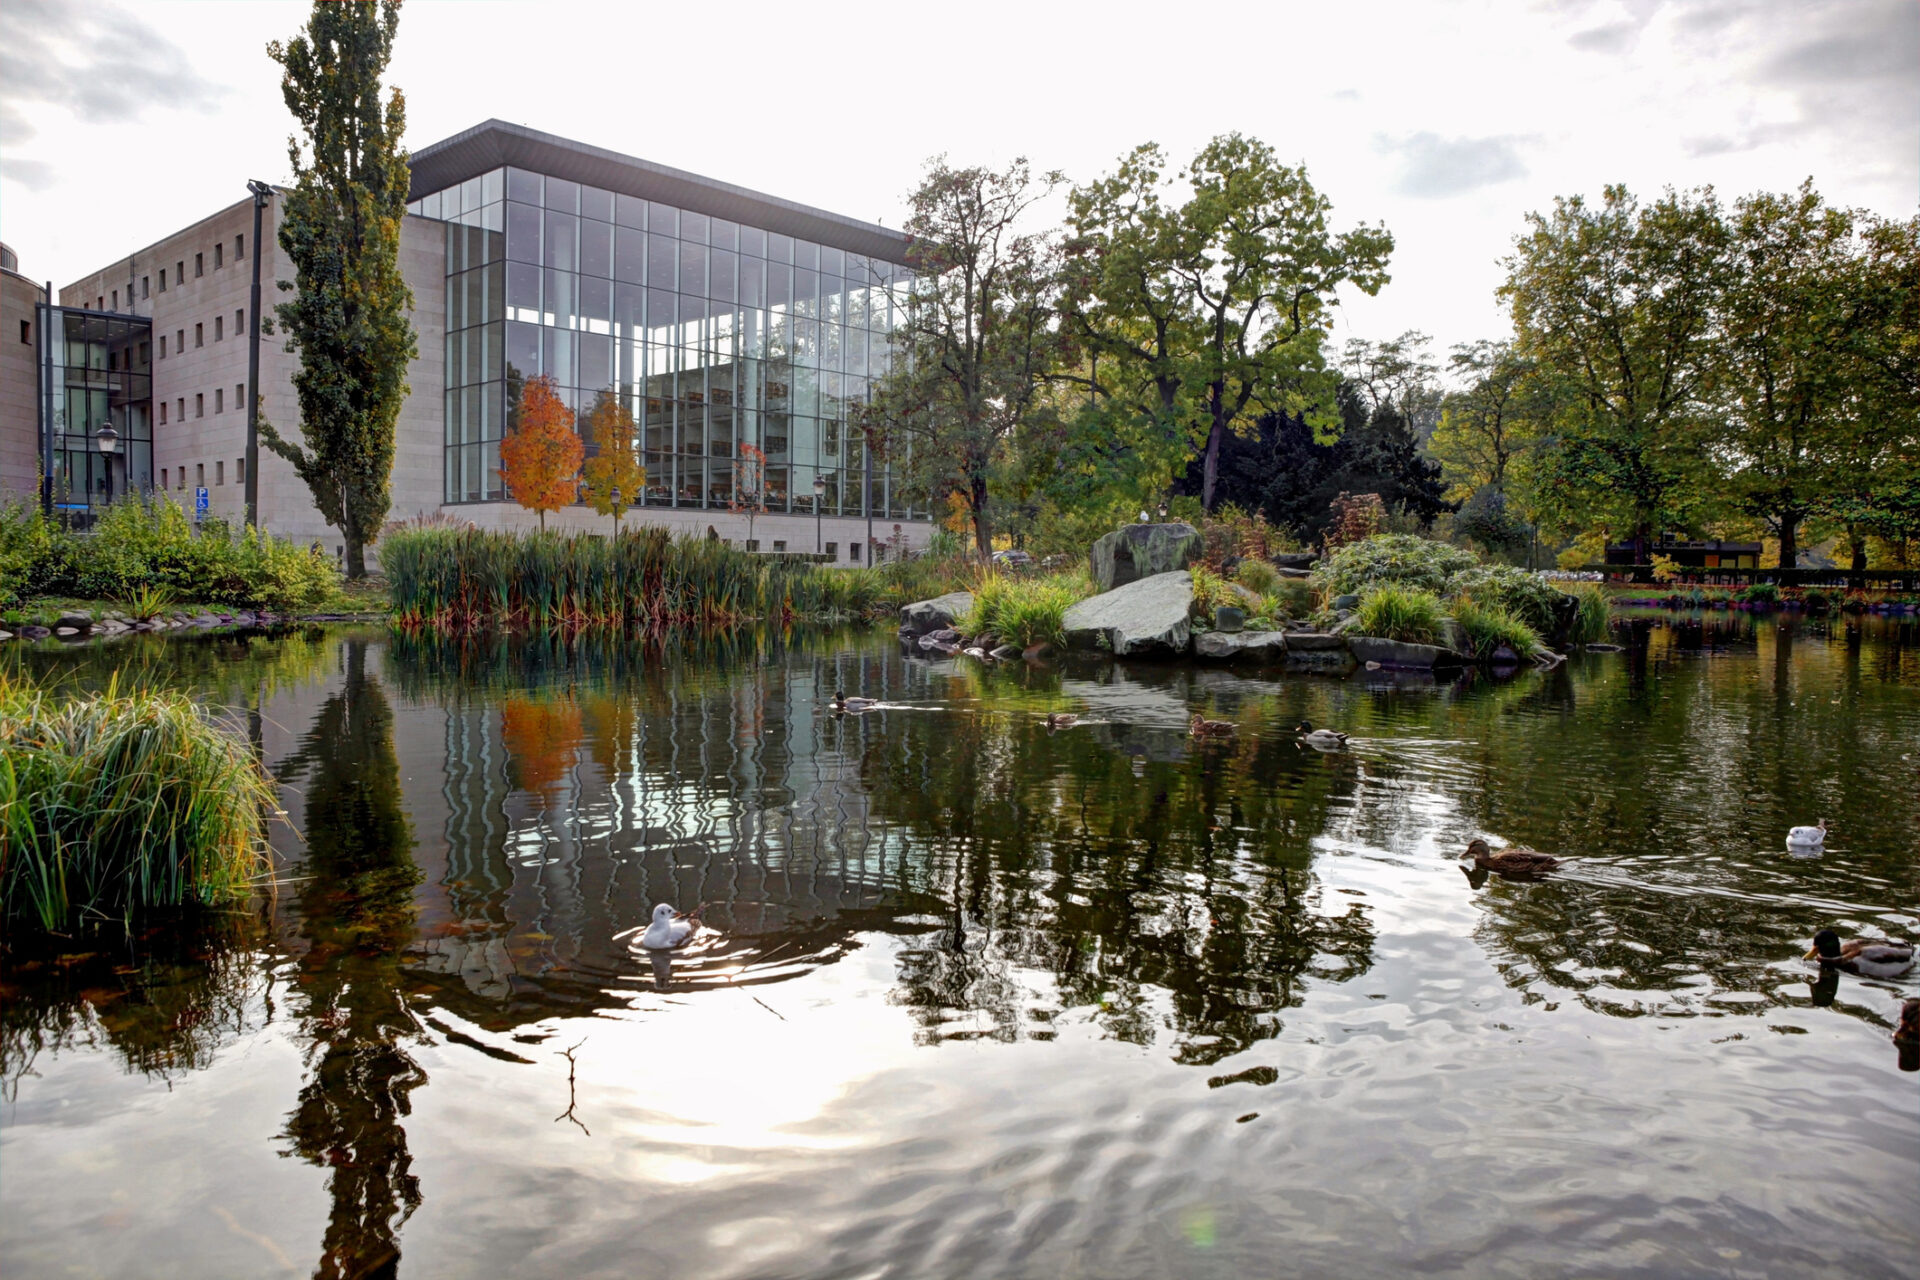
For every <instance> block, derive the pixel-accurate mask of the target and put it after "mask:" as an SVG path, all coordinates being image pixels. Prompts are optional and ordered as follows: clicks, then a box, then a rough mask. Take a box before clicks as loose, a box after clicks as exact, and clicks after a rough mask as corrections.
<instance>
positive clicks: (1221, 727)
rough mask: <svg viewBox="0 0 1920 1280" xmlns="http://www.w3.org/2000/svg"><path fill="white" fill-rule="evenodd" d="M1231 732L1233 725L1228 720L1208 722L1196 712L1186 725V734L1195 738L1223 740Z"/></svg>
mask: <svg viewBox="0 0 1920 1280" xmlns="http://www.w3.org/2000/svg"><path fill="white" fill-rule="evenodd" d="M1232 732H1233V723H1232V722H1231V721H1228V720H1209V719H1207V718H1206V717H1205V716H1202V715H1201V714H1200V713H1199V712H1198V711H1196V712H1194V713H1193V719H1192V721H1191V722H1189V723H1188V725H1187V734H1188V736H1190V737H1195V738H1224V737H1227V736H1228V735H1230V734H1231V733H1232Z"/></svg>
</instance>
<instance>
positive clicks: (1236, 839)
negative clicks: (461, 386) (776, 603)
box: [0, 612, 1920, 1280]
mask: <svg viewBox="0 0 1920 1280" xmlns="http://www.w3.org/2000/svg"><path fill="white" fill-rule="evenodd" d="M1614 638H1615V639H1616V640H1620V641H1621V642H1622V643H1623V644H1626V645H1627V648H1626V651H1625V652H1620V653H1587V654H1579V655H1576V656H1575V657H1574V658H1572V659H1571V660H1570V661H1569V662H1568V664H1567V665H1566V666H1564V667H1562V668H1560V669H1558V670H1554V671H1548V672H1534V671H1528V672H1525V673H1523V674H1521V675H1518V676H1516V677H1514V678H1512V679H1510V680H1505V681H1498V680H1490V679H1486V678H1484V677H1482V678H1477V679H1469V680H1467V681H1466V682H1464V683H1461V684H1443V685H1437V686H1436V685H1434V684H1432V683H1431V682H1430V681H1413V680H1409V679H1406V678H1404V677H1400V678H1396V677H1393V676H1391V674H1390V673H1386V672H1376V673H1372V674H1367V673H1361V674H1358V675H1356V676H1355V677H1353V678H1350V679H1345V680H1339V679H1331V678H1324V677H1309V676H1290V677H1259V676H1254V675H1249V674H1234V673H1229V672H1225V671H1219V670H1202V669H1196V668H1193V667H1189V666H1184V665H1176V666H1167V667H1144V666H1131V667H1120V666H1115V665H1112V664H1108V663H1104V662H1096V663H1092V664H1090V665H1087V666H1085V667H1079V666H1069V667H1066V668H1063V669H1043V668H1029V667H1027V666H1025V665H1023V664H1015V665H1013V666H1007V667H997V668H993V669H985V668H981V667H979V666H977V665H975V664H973V663H972V662H971V661H969V660H965V659H962V660H960V662H959V663H958V664H956V663H955V662H952V661H944V662H926V661H922V660H921V659H920V658H919V657H918V656H917V655H915V656H907V655H903V654H902V653H901V652H900V651H899V649H898V647H897V645H896V644H895V642H893V641H892V639H891V638H890V637H884V636H877V635H874V634H872V633H848V634H826V635H809V636H793V637H778V636H763V635H762V636H745V637H737V638H734V639H732V640H728V641H699V640H695V639H683V640H676V641H674V642H672V643H669V644H667V645H664V646H654V647H641V646H633V645H602V644H596V643H592V642H586V641H582V642H578V643H576V644H574V645H572V646H568V645H565V644H563V643H561V642H559V641H554V640H529V639H527V638H525V637H521V638H516V639H513V640H510V641H508V640H501V641H495V642H489V643H466V644H457V643H453V642H448V641H434V640H419V639H409V638H406V637H390V636H389V635H388V634H386V633H385V632H372V631H353V630H319V629H312V630H302V631H294V632H289V633H285V634H281V635H274V636H265V635H259V636H252V637H218V636H215V637H201V638H194V639H169V640H160V639H158V638H149V639H143V640H139V641H135V642H131V643H122V644H120V645H117V646H114V647H89V648H73V649H61V648H52V647H45V646H42V647H37V648H35V649H32V650H20V651H19V653H20V657H19V659H17V660H18V661H20V662H22V663H23V664H24V665H26V666H28V667H30V668H33V669H36V670H39V671H42V672H44V673H48V674H54V673H58V674H61V675H63V676H66V677H68V678H70V679H72V680H74V681H76V682H78V683H79V684H82V685H84V684H89V683H98V682H101V681H104V680H105V679H106V677H107V675H108V674H109V672H111V671H112V670H114V669H116V668H119V669H121V670H122V672H123V675H122V678H123V679H124V678H126V674H127V673H129V672H137V673H138V674H139V675H140V676H141V677H142V678H146V679H150V680H158V681H163V682H166V683H171V684H176V685H181V686H184V687H189V688H192V689H194V690H196V691H198V692H199V694H200V695H201V696H202V697H204V698H205V699H206V700H207V701H208V702H209V703H213V704H217V705H220V706H223V707H226V708H229V709H231V712H232V715H233V717H234V720H235V723H236V724H237V725H238V726H240V728H241V729H242V731H243V732H245V733H247V734H248V735H250V737H251V738H252V740H253V742H254V743H255V744H256V745H257V748H258V750H259V751H260V753H261V755H262V757H263V759H264V760H265V761H266V763H267V765H268V766H269V768H270V769H271V770H272V771H273V772H274V774H275V775H276V776H277V777H278V778H279V779H280V780H281V783H282V787H283V795H284V797H285V801H284V803H285V805H286V808H287V810H288V818H287V821H286V822H285V823H284V824H280V825H277V826H276V827H275V831H274V842H275V848H276V851H277V853H278V858H279V866H280V868H281V870H280V876H281V880H282V883H281V884H280V886H279V889H278V895H277V897H276V899H275V900H274V901H273V902H272V903H271V904H268V905H266V906H264V907H263V908H262V909H261V910H260V911H259V912H257V913H254V914H246V913H239V914H235V915H234V916H232V917H230V918H229V919H227V920H225V921H223V922H220V923H219V924H218V927H216V928H212V929H210V930H209V931H207V932H206V933H205V934H203V935H199V936H195V937H191V938H181V937H179V936H166V937H142V938H136V939H133V940H131V941H130V942H128V943H124V944H120V945H116V946H112V947H108V948H105V949H103V950H98V951H89V950H86V949H84V948H79V947H77V946H76V948H75V949H73V950H70V951H64V952H63V951H57V950H56V951H55V952H54V953H52V954H46V955H33V956H30V957H29V956H27V955H25V954H23V953H19V952H16V954H15V955H14V956H13V957H12V962H11V963H10V965H9V967H8V968H7V970H6V971H5V973H4V984H5V985H4V990H3V991H0V995H4V1000H5V1013H4V1057H3V1059H0V1068H3V1069H4V1080H3V1083H4V1099H3V1100H0V1125H3V1127H0V1259H4V1262H3V1263H0V1265H4V1268H5V1273H6V1274H7V1275H8V1276H10V1277H15V1278H16V1280H22V1278H25V1277H38V1276H54V1275H60V1276H70V1275H82V1276H88V1275H99V1276H127V1275H141V1276H155V1277H161V1276H182V1277H189V1276H190V1277H205V1276H272V1275H305V1274H312V1275H316V1276H360V1275H395V1274H400V1275H406V1276H410V1277H426V1276H476V1275H493V1274H518V1275H539V1276H558V1275H565V1276H569V1277H597V1276H620V1277H641V1278H648V1277H815V1276H818V1277H842V1276H846V1277H852V1276H861V1277H891V1276H900V1277H908V1276H963V1275H964V1276H1034V1275H1038V1276H1049V1277H1052V1276H1081V1275H1087V1276H1094V1275H1097V1276H1154V1277H1159V1276H1213V1275H1219V1276H1240V1275H1252V1274H1272V1273H1274V1270H1275V1268H1276V1265H1279V1264H1280V1263H1283V1264H1284V1266H1285V1269H1286V1270H1287V1271H1289V1272H1291V1273H1297V1274H1302V1275H1328V1274H1335V1273H1337V1274H1340V1275H1342V1276H1346V1277H1361V1276H1399V1275H1404V1274H1407V1273H1409V1272H1413V1271H1419V1272H1424V1273H1433V1274H1443V1275H1463V1276H1535V1275H1543V1274H1595V1275H1602V1274H1603V1275H1612V1276H1622V1275H1647V1276H1675V1275H1695V1274H1702V1275H1705V1274H1711V1275H1715V1276H1763V1275H1793V1276H1796V1277H1815V1276H1839V1275H1843V1274H1844V1275H1847V1276H1849V1277H1854V1278H1856V1280H1858V1278H1861V1277H1873V1276H1896V1275H1911V1274H1912V1270H1911V1266H1912V1260H1913V1258H1914V1256H1915V1253H1916V1248H1920V1213H1916V1208H1920V1181H1917V1180H1916V1176H1915V1171H1916V1169H1917V1168H1920V1107H1917V1106H1916V1105H1915V1103H1916V1095H1917V1094H1920V1087H1917V1086H1920V1075H1913V1074H1905V1073H1903V1071H1902V1069H1901V1068H1902V1066H1903V1064H1902V1063H1901V1061H1900V1060H1899V1054H1898V1052H1897V1051H1896V1047H1895V1046H1894V1044H1893V1043H1892V1042H1891V1040H1890V1039H1889V1028H1890V1026H1891V1023H1892V1018H1893V1016H1894V1014H1895V1013H1896V1011H1897V1005H1898V1001H1897V997H1899V996H1901V995H1915V994H1920V982H1917V981H1916V980H1915V978H1914V977H1913V976H1912V975H1909V976H1908V977H1905V978H1901V979H1895V980H1891V981H1873V980H1863V979H1860V978H1855V977H1850V976H1848V977H1840V978H1839V979H1838V981H1837V982H1836V981H1833V980H1832V976H1831V975H1829V977H1828V978H1827V979H1825V980H1823V979H1821V977H1820V975H1819V974H1818V973H1817V972H1816V971H1815V970H1814V969H1813V968H1812V967H1811V966H1809V965H1808V964H1806V963H1805V962H1803V961H1802V960H1801V959H1800V958H1799V957H1800V955H1801V953H1802V952H1803V951H1805V950H1806V948H1807V945H1808V939H1809V938H1810V936H1811V935H1812V934H1813V933H1814V932H1815V931H1816V930H1817V929H1819V928H1822V927H1825V926H1832V927H1835V928H1838V929H1841V930H1842V931H1843V932H1844V933H1846V934H1848V935H1849V936H1851V935H1853V934H1856V933H1864V934H1869V935H1881V934H1886V935H1892V936H1901V937H1912V936H1913V934H1914V933H1915V932H1916V931H1920V914H1916V913H1917V912H1920V633H1916V628H1915V627H1914V625H1913V624H1911V623H1907V624H1900V623H1895V622H1888V621H1886V620H1882V619H1874V618H1867V619H1845V618H1835V619H1833V620H1831V621H1827V620H1813V619H1806V618H1800V617H1795V616H1787V615H1782V616H1778V617H1767V616H1748V615H1741V614H1733V615H1726V614H1709V615H1706V616H1705V617H1704V618H1702V617H1698V616H1694V617H1688V616H1687V615H1681V614H1659V615H1647V614H1645V613H1644V612H1641V613H1640V614H1639V616H1636V617H1635V618H1634V619H1633V620H1632V621H1631V623H1622V624H1621V627H1620V629H1619V630H1617V631H1616V635H1615V637H1614ZM836 688H840V689H845V690H846V691H847V692H849V693H858V694H865V695H868V696H875V697H879V698H882V699H884V705H883V707H882V709H880V710H876V711H873V712H869V713H867V714H863V715H857V716H846V717H839V718H836V717H833V716H831V715H828V714H826V713H825V707H824V705H823V704H824V703H825V701H826V700H827V699H828V698H829V697H830V696H831V694H832V693H833V691H834V690H835V689H836ZM1051 710H1067V711H1074V712H1077V713H1079V714H1080V715H1081V716H1082V717H1083V718H1082V720H1081V722H1080V723H1079V724H1077V725H1075V726H1074V727H1072V728H1070V729H1067V730H1064V731H1060V732H1054V733H1049V732H1048V731H1047V730H1046V728H1045V727H1044V724H1043V719H1042V718H1043V716H1044V713H1046V712H1047V711H1051ZM1195 710H1198V711H1203V712H1205V713H1206V714H1207V715H1209V716H1214V717H1219V718H1224V719H1228V720H1232V721H1235V722H1237V724H1238V726H1239V731H1238V733H1237V734H1236V735H1234V736H1233V737H1231V738H1229V739H1225V740H1223V741H1220V742H1217V743H1215V742H1208V743H1203V744H1197V743H1195V742H1193V741H1192V740H1190V739H1188V738H1187V737H1186V736H1185V725H1186V722H1187V718H1188V716H1189V714H1190V713H1191V712H1192V711H1195ZM1303 718H1304V719H1310V720H1312V721H1313V722H1314V723H1315V724H1321V725H1327V726H1332V727H1335V728H1338V729H1341V730H1344V731H1347V732H1349V733H1351V734H1352V735H1353V737H1352V742H1351V744H1350V746H1349V747H1348V749H1346V750H1344V751H1335V752H1321V751H1316V750H1313V749H1309V748H1304V747H1301V746H1299V745H1296V743H1295V741H1294V737H1293V733H1292V728H1293V726H1294V725H1295V724H1296V723H1297V722H1298V721H1300V720H1301V719H1303ZM1823 816H1824V817H1827V818H1829V819H1830V820H1831V821H1832V825H1833V831H1832V834H1831V836H1830V837H1829V838H1828V842H1827V846H1826V848H1825V850H1824V852H1823V853H1822V854H1821V855H1819V856H1816V857H1795V856H1791V855H1790V854H1789V853H1788V852H1787V851H1786V850H1785V848H1784V846H1783V835H1784V832H1785V831H1786V829H1787V827H1788V826H1790V825H1793V824H1795V823H1804V822H1813V821H1815V820H1816V819H1818V818H1820V817H1823ZM1477 835H1484V836H1488V837H1490V838H1492V840H1493V842H1494V843H1495V844H1500V843H1513V844H1522V845H1528V846H1532V847H1534V848H1538V849H1542V850H1546V851H1548V852H1551V853H1554V854H1556V855H1560V856H1562V857H1563V858H1565V859H1566V860H1567V861H1566V863H1565V865H1564V866H1563V867H1562V868H1561V869H1560V870H1559V871H1557V872H1556V873H1555V874H1553V875H1551V876H1550V877H1549V878H1547V879H1544V880H1541V881H1538V882H1535V883H1510V882H1507V881H1504V880H1501V879H1498V878H1494V879H1491V880H1484V879H1481V878H1480V877H1471V878H1470V877H1468V876H1467V875H1466V874H1465V873H1464V872H1463V870H1462V868H1461V866H1460V865H1459V863H1458V862H1457V861H1456V860H1455V859H1454V856H1453V855H1455V854H1456V853H1457V852H1458V851H1459V850H1460V849H1462V848H1463V847H1464V845H1465V844H1466V842H1467V841H1468V840H1469V839H1470V838H1472V837H1474V836H1477ZM658 902H669V903H673V904H675V905H676V906H678V907H680V908H683V909H685V908H692V907H696V906H699V905H700V904H702V903H705V904H707V905H706V906H705V909H704V912H703V917H702V918H703V919H704V921H705V922H706V925H707V926H708V928H707V930H706V931H704V932H703V933H702V934H700V935H699V936H698V938H697V939H696V941H695V943H694V945H693V946H692V947H690V948H689V949H688V950H687V951H685V952H678V953H674V955H673V956H672V958H671V959H670V960H669V961H665V962H657V958H656V957H652V956H649V955H647V954H645V953H643V952H641V951H639V950H637V949H636V948H635V947H634V943H635V942H636V940H637V934H636V931H637V930H638V929H639V928H641V927H642V926H643V925H644V924H645V923H646V920H647V917H648V914H649V912H650V910H651V908H652V907H653V906H654V904H655V903H658ZM1904 1065H1906V1066H1908V1067H1912V1066H1913V1065H1915V1064H1914V1063H1912V1062H1908V1063H1906V1064H1904ZM1903 1259H1904V1261H1902V1260H1903ZM1277 1260H1280V1263H1277Z"/></svg>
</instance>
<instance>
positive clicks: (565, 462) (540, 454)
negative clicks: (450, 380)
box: [500, 374, 587, 533]
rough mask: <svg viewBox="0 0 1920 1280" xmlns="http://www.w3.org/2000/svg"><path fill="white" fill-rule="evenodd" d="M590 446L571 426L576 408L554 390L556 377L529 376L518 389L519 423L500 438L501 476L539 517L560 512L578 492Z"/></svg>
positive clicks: (542, 524)
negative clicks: (581, 439) (567, 403)
mask: <svg viewBox="0 0 1920 1280" xmlns="http://www.w3.org/2000/svg"><path fill="white" fill-rule="evenodd" d="M586 452H587V450H586V446H585V445H583V444H582V443H581V442H580V436H579V433H578V432H576V431H575V430H574V429H573V411H572V410H571V409H569V408H567V406H566V402H565V401H563V400H561V399H560V396H559V393H558V392H557V391H555V390H554V381H553V377H552V375H550V374H541V375H540V376H539V377H537V378H531V379H529V380H528V381H527V384H526V386H525V387H524V388H523V389H522V390H521V392H520V412H519V421H518V422H517V423H515V424H514V426H513V429H512V430H511V431H509V432H508V433H507V438H506V439H504V440H502V441H501V442H500V478H501V479H502V480H504V481H505V482H506V485H507V492H508V493H511V494H512V495H513V500H514V501H515V502H518V503H519V504H520V505H521V506H523V507H525V508H526V509H527V510H529V511H535V512H538V513H539V515H540V529H541V532H543V533H544V532H545V531H546V528H547V512H549V511H558V510H559V509H560V508H562V507H564V506H566V505H567V504H568V503H570V502H572V501H573V500H574V498H575V497H577V496H578V495H579V492H580V462H581V460H582V459H583V458H585V457H586Z"/></svg>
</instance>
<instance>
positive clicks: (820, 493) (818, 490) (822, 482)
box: [813, 472, 827, 555]
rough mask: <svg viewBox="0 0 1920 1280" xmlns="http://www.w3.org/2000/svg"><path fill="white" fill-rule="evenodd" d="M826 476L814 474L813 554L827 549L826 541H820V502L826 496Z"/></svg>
mask: <svg viewBox="0 0 1920 1280" xmlns="http://www.w3.org/2000/svg"><path fill="white" fill-rule="evenodd" d="M826 492H827V480H826V477H825V476H823V475H821V474H819V473H818V472H815V473H814V476H813V554H815V555H820V554H822V553H823V552H824V551H825V550H826V543H824V542H822V541H820V538H821V533H820V502H821V499H823V498H824V497H825V496H826Z"/></svg>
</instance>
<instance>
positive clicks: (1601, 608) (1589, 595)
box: [1567, 582, 1612, 644]
mask: <svg viewBox="0 0 1920 1280" xmlns="http://www.w3.org/2000/svg"><path fill="white" fill-rule="evenodd" d="M1567 594H1568V595H1571V596H1572V597H1573V598H1574V599H1575V600H1576V601H1578V602H1579V606H1580V607H1579V609H1578V611H1577V612H1575V614H1574V615H1573V630H1572V631H1571V632H1570V633H1569V635H1568V639H1569V640H1571V641H1572V642H1573V643H1574V644H1593V643H1595V642H1596V641H1600V640H1605V639H1606V638H1607V628H1608V626H1609V625H1610V623H1611V620H1612V609H1611V606H1610V605H1609V604H1608V602H1607V592H1606V588H1604V587H1602V586H1601V585H1600V584H1599V583H1597V582H1582V583H1580V584H1579V585H1578V586H1576V587H1574V589H1573V590H1572V591H1570V592H1568V593H1567Z"/></svg>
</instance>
